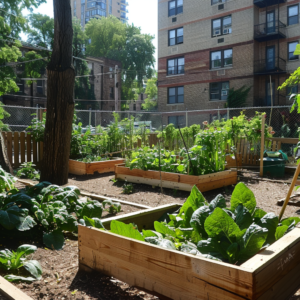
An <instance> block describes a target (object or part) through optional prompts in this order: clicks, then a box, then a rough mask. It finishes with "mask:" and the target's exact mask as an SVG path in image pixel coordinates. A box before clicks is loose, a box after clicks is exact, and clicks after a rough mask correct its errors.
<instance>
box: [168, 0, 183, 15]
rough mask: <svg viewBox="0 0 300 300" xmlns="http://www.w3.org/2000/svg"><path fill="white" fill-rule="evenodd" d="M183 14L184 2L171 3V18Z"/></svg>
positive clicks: (175, 1) (174, 0)
mask: <svg viewBox="0 0 300 300" xmlns="http://www.w3.org/2000/svg"><path fill="white" fill-rule="evenodd" d="M182 12H183V0H173V1H169V17H171V16H175V15H178V14H181V13H182Z"/></svg>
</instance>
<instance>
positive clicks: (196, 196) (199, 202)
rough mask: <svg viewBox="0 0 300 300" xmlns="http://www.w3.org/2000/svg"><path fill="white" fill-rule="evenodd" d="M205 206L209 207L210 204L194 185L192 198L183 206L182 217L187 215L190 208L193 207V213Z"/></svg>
mask: <svg viewBox="0 0 300 300" xmlns="http://www.w3.org/2000/svg"><path fill="white" fill-rule="evenodd" d="M203 205H208V203H207V202H206V200H205V198H204V196H203V195H202V193H201V192H200V191H199V190H198V188H197V187H196V186H195V185H194V186H193V188H192V190H191V194H190V196H189V197H188V198H187V200H186V201H185V203H184V204H183V205H182V208H181V209H180V215H181V214H183V213H186V212H187V210H188V209H189V207H191V208H192V209H193V211H195V210H197V209H198V208H199V207H201V206H203Z"/></svg>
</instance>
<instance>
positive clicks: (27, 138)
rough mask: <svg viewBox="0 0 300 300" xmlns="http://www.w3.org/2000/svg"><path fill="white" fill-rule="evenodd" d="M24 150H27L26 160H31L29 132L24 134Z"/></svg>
mask: <svg viewBox="0 0 300 300" xmlns="http://www.w3.org/2000/svg"><path fill="white" fill-rule="evenodd" d="M26 147H27V148H26V151H27V161H28V162H29V161H32V158H31V134H28V133H27V136H26Z"/></svg>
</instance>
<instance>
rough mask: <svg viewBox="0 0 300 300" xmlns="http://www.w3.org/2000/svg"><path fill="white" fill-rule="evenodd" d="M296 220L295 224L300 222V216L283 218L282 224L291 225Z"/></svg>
mask: <svg viewBox="0 0 300 300" xmlns="http://www.w3.org/2000/svg"><path fill="white" fill-rule="evenodd" d="M294 221H295V224H294V225H297V224H298V223H299V222H300V218H299V217H289V218H286V219H283V220H281V224H282V225H286V226H290V225H292V224H293V222H294Z"/></svg>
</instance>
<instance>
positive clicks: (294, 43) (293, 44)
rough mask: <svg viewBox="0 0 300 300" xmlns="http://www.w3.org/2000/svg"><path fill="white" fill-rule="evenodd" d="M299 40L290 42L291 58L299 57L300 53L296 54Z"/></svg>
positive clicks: (289, 56)
mask: <svg viewBox="0 0 300 300" xmlns="http://www.w3.org/2000/svg"><path fill="white" fill-rule="evenodd" d="M297 45H298V42H291V43H288V58H289V60H296V59H298V58H299V56H298V55H294V52H295V50H296V47H297Z"/></svg>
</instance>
